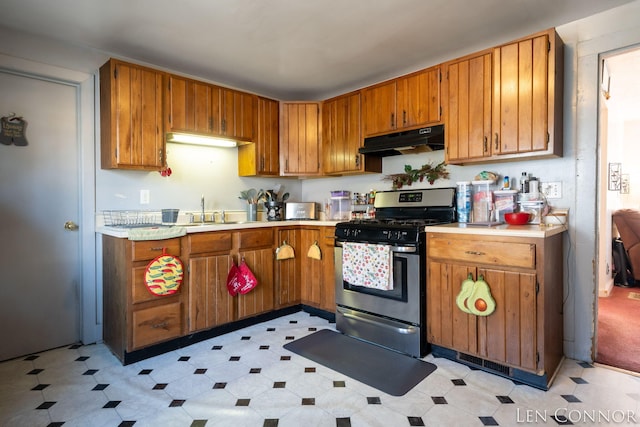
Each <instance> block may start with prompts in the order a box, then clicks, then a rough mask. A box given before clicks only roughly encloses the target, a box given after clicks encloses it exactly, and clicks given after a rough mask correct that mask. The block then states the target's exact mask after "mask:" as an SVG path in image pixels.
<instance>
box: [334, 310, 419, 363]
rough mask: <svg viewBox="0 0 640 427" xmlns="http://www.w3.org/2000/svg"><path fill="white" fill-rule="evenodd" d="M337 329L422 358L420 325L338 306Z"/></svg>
mask: <svg viewBox="0 0 640 427" xmlns="http://www.w3.org/2000/svg"><path fill="white" fill-rule="evenodd" d="M336 329H337V330H338V331H340V332H342V333H344V334H345V335H348V336H351V337H354V338H359V339H361V340H364V341H367V342H370V343H373V344H377V345H380V346H382V347H386V348H389V349H391V350H395V351H398V352H400V353H404V354H408V355H409V356H413V357H417V358H421V357H423V356H424V355H425V354H422V353H424V352H425V350H424V349H423V346H422V345H421V334H420V332H421V331H420V327H419V326H414V325H408V324H406V323H401V322H396V321H394V320H390V319H387V318H384V317H379V316H375V315H372V314H369V313H364V312H361V311H356V310H352V309H349V308H346V307H341V306H338V307H336Z"/></svg>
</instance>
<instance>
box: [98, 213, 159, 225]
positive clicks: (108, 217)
mask: <svg viewBox="0 0 640 427" xmlns="http://www.w3.org/2000/svg"><path fill="white" fill-rule="evenodd" d="M160 215H161V214H160V212H154V211H124V210H123V211H112V210H109V211H102V216H103V218H104V225H106V226H108V227H127V228H133V227H146V226H151V225H159V224H161V218H160Z"/></svg>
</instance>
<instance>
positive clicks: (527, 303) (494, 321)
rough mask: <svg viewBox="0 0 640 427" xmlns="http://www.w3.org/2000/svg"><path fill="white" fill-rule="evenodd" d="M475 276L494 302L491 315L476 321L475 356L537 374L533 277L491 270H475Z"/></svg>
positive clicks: (535, 305)
mask: <svg viewBox="0 0 640 427" xmlns="http://www.w3.org/2000/svg"><path fill="white" fill-rule="evenodd" d="M477 274H478V275H482V276H483V277H484V280H485V281H486V282H487V284H488V285H489V288H490V289H491V295H492V296H493V299H494V300H495V302H496V309H495V311H494V312H493V313H492V314H491V315H489V316H486V317H482V316H479V317H478V318H477V321H478V354H479V355H480V356H481V357H485V358H487V359H491V360H493V361H496V362H502V363H505V364H507V365H510V366H516V367H519V368H521V369H526V370H530V371H535V370H537V367H538V366H537V365H538V362H537V344H538V343H537V339H536V337H537V325H538V324H537V316H536V310H537V295H536V275H535V274H534V273H520V272H513V271H502V270H493V269H478V273H477ZM476 279H477V276H476ZM559 327H562V325H559Z"/></svg>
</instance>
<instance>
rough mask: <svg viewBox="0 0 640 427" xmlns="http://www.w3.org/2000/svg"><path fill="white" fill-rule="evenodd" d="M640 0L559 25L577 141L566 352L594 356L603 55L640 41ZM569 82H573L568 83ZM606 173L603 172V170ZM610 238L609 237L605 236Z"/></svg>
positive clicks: (568, 120)
mask: <svg viewBox="0 0 640 427" xmlns="http://www.w3.org/2000/svg"><path fill="white" fill-rule="evenodd" d="M639 18H640V1H635V2H633V3H630V4H627V5H625V6H622V7H619V8H616V9H612V10H610V11H607V12H604V13H601V14H598V15H594V16H592V17H589V18H586V19H583V20H580V21H576V22H573V23H571V24H567V25H564V26H562V27H560V28H558V33H559V34H560V35H561V37H562V38H563V40H564V41H565V44H566V46H567V51H566V52H565V73H566V74H565V110H564V111H565V120H564V130H565V148H566V147H567V145H569V144H571V145H573V146H574V147H575V149H574V152H575V157H574V162H575V166H574V172H575V175H574V178H573V180H572V182H571V183H570V185H573V186H574V188H575V194H576V195H577V197H575V199H574V200H573V202H572V214H571V215H570V226H571V227H570V230H569V233H568V234H567V238H566V239H565V242H567V243H569V244H570V246H568V247H567V248H565V251H568V253H567V254H566V256H567V258H568V261H567V264H568V269H567V278H566V283H565V299H566V302H565V349H564V350H565V354H566V355H567V356H568V357H573V358H576V359H580V360H593V357H594V347H593V338H594V333H595V309H596V304H597V298H596V297H597V294H598V293H597V290H598V283H597V282H598V279H597V274H596V271H597V268H594V266H598V264H599V263H600V262H601V261H604V260H600V259H599V258H598V253H597V248H598V247H599V245H602V244H605V245H606V244H607V242H606V241H603V240H602V238H603V236H599V234H598V230H599V229H598V210H597V207H598V202H599V201H600V200H602V198H603V197H606V194H604V192H605V191H606V188H605V189H603V188H602V185H601V183H602V181H603V180H598V160H597V159H598V158H599V156H600V155H601V154H602V152H601V148H600V147H599V146H598V136H599V134H598V96H599V65H600V55H601V54H605V53H607V52H611V51H614V50H617V49H620V48H624V47H627V46H632V45H635V44H638V43H640V25H639V22H640V20H639ZM568 83H569V84H568ZM601 173H602V172H601ZM605 239H606V237H605Z"/></svg>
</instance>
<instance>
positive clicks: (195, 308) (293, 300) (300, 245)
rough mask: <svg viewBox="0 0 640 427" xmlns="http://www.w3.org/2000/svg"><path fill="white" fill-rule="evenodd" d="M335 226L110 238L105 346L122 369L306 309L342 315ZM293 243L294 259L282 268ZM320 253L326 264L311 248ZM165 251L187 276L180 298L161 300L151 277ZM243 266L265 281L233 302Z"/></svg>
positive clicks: (105, 259)
mask: <svg viewBox="0 0 640 427" xmlns="http://www.w3.org/2000/svg"><path fill="white" fill-rule="evenodd" d="M333 234H334V227H315V226H314V227H303V226H298V225H296V226H291V227H286V226H281V227H277V226H276V227H264V228H252V229H244V230H229V231H212V232H203V233H190V234H187V235H186V236H184V237H181V238H174V239H167V240H156V241H130V240H128V239H124V238H116V237H111V236H107V235H105V236H103V290H104V298H103V302H104V310H103V311H104V321H103V324H104V332H103V337H104V341H105V344H106V345H107V346H108V347H109V348H110V349H111V351H112V352H113V353H114V354H115V355H116V356H117V357H118V358H119V359H120V360H121V361H122V362H123V363H128V362H126V360H127V358H128V355H130V354H131V353H133V352H138V351H139V350H144V349H146V348H148V347H151V346H154V345H156V344H162V343H164V342H167V341H171V340H174V339H176V338H183V337H187V336H189V335H192V334H196V333H201V332H206V331H208V330H211V329H212V328H216V327H218V326H223V325H226V324H230V323H232V322H235V321H238V320H242V319H247V318H251V317H254V316H257V315H260V314H265V313H269V312H272V311H274V310H276V309H280V308H286V307H292V306H295V305H298V304H300V303H301V302H302V303H303V304H306V305H309V306H311V307H315V308H319V309H323V310H326V311H329V312H333V311H335V297H334V295H335V294H334V292H335V291H334V284H333V277H334V272H333ZM284 240H286V241H287V242H288V243H290V244H291V245H292V246H294V250H295V255H296V256H295V258H293V259H290V260H283V261H276V260H275V250H276V248H277V247H278V246H279V245H280V244H281V243H282V242H283V241H284ZM316 242H317V244H318V246H319V247H320V248H321V253H322V258H321V260H317V259H313V258H309V257H308V256H307V252H308V249H309V247H310V246H311V245H312V244H314V243H316ZM163 252H165V253H167V254H170V255H175V256H178V257H179V258H180V259H181V261H182V263H183V266H184V270H185V276H184V279H183V282H182V285H181V287H180V290H179V292H177V293H176V294H173V295H169V296H157V295H154V294H152V293H151V292H149V290H148V289H147V287H146V284H145V270H146V267H147V265H148V264H149V262H150V261H151V260H153V259H154V258H155V257H157V256H158V255H161V254H162V253H163ZM243 259H244V261H245V263H246V264H247V266H248V267H249V268H250V269H251V271H252V272H253V274H254V276H255V277H256V279H257V280H258V286H257V287H256V288H254V289H253V290H252V291H250V292H249V293H247V294H245V295H236V296H231V295H230V294H229V292H228V290H227V285H226V283H227V275H228V273H229V269H230V268H231V266H232V265H233V262H236V263H237V264H238V265H240V263H241V262H242V260H243Z"/></svg>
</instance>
